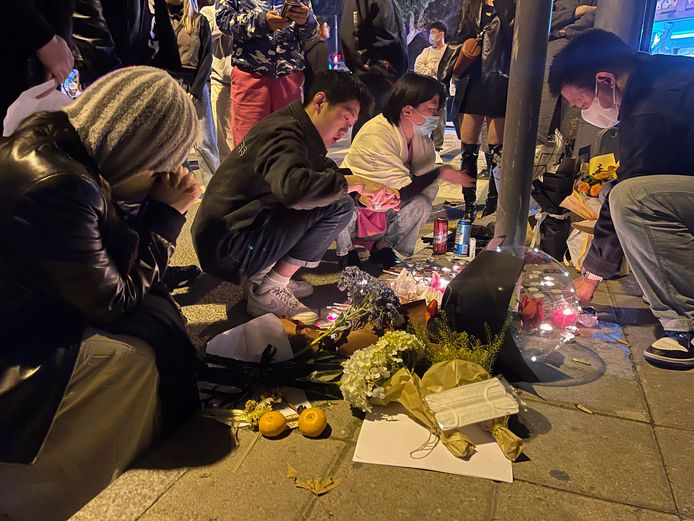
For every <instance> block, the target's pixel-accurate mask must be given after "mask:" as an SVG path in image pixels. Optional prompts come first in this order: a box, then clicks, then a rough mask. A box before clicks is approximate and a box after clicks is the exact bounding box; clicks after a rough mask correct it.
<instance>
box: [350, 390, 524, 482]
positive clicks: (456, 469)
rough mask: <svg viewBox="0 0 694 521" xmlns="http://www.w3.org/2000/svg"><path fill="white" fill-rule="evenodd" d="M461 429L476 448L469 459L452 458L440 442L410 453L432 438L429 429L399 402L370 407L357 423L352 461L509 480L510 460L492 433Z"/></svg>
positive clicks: (476, 429)
mask: <svg viewBox="0 0 694 521" xmlns="http://www.w3.org/2000/svg"><path fill="white" fill-rule="evenodd" d="M461 431H462V432H464V433H465V434H466V435H467V436H468V437H469V438H470V440H472V442H473V443H474V444H475V447H476V448H477V452H476V453H475V454H474V455H473V456H472V457H471V458H470V459H469V460H467V461H466V460H463V459H460V458H456V457H455V456H453V454H451V453H450V452H449V451H448V449H447V448H446V446H445V445H444V444H443V443H441V442H439V443H438V444H437V445H436V447H435V448H434V449H433V450H430V451H419V452H418V453H416V454H413V455H412V456H411V455H410V453H412V451H415V450H416V449H418V448H420V447H422V446H423V445H424V444H425V443H427V440H429V441H430V442H431V441H432V439H433V438H430V437H429V431H428V430H427V429H426V428H424V427H422V426H421V425H419V424H418V423H417V422H415V421H414V420H412V419H410V417H409V416H407V414H406V413H405V409H404V408H403V407H402V406H401V405H400V404H397V403H396V404H391V405H389V406H387V407H374V411H373V412H372V413H369V414H367V415H366V419H365V420H364V423H363V425H362V427H361V432H360V433H359V440H358V441H357V447H356V450H355V451H354V457H353V458H352V461H355V462H358V463H373V464H376V465H391V466H394V467H410V468H416V469H424V470H434V471H437V472H447V473H449V474H458V475H461V476H470V477H475V478H484V479H493V480H495V481H503V482H506V483H512V482H513V469H512V467H511V462H510V461H509V460H508V459H506V457H505V456H504V454H503V453H502V452H501V449H500V448H499V446H498V445H497V444H496V441H494V438H493V437H492V435H491V434H489V433H488V432H485V431H484V430H482V428H481V427H479V426H478V425H468V426H467V427H464V428H463V429H461ZM430 445H431V443H430Z"/></svg>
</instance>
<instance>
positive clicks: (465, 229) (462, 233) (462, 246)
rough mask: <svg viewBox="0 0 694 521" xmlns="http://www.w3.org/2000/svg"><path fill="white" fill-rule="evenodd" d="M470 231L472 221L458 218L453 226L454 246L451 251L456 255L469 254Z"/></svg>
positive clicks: (465, 255) (464, 255)
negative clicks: (454, 226)
mask: <svg viewBox="0 0 694 521" xmlns="http://www.w3.org/2000/svg"><path fill="white" fill-rule="evenodd" d="M471 232H472V221H468V220H467V219H460V220H459V221H458V226H456V228H455V246H454V247H453V252H454V253H455V254H456V255H461V256H463V257H467V256H469V255H470V235H471Z"/></svg>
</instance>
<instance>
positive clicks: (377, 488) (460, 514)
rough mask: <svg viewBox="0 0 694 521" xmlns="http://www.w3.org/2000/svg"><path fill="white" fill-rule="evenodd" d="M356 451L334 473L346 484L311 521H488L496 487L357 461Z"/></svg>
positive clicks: (323, 501)
mask: <svg viewBox="0 0 694 521" xmlns="http://www.w3.org/2000/svg"><path fill="white" fill-rule="evenodd" d="M353 454H354V448H351V449H350V450H348V451H347V452H346V454H345V455H344V459H343V460H342V462H341V464H340V465H339V467H338V468H337V469H336V470H335V472H334V475H335V476H336V477H340V478H342V480H343V481H342V483H341V484H340V486H338V487H337V488H335V489H333V490H331V491H330V492H329V493H327V494H325V495H324V496H321V497H319V498H317V499H315V500H314V502H313V504H312V506H311V509H310V510H309V511H308V512H307V515H306V519H309V520H312V521H324V520H340V521H342V520H345V521H372V520H378V521H391V520H398V521H404V520H410V519H411V520H417V521H419V520H422V519H441V520H444V519H451V520H453V519H465V520H466V521H475V520H487V519H489V517H490V513H491V507H492V496H493V487H494V483H493V482H491V481H488V480H483V479H473V478H467V477H465V476H454V475H451V474H443V473H439V472H429V471H423V470H417V469H408V468H400V467H388V466H384V465H369V464H364V463H353V462H352V456H353Z"/></svg>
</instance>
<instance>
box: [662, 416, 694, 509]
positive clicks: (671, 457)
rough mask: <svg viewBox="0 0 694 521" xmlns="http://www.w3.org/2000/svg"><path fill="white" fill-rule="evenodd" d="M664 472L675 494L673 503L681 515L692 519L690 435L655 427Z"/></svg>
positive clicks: (693, 456) (693, 487)
mask: <svg viewBox="0 0 694 521" xmlns="http://www.w3.org/2000/svg"><path fill="white" fill-rule="evenodd" d="M655 434H656V437H657V438H658V443H659V444H660V450H661V452H662V454H663V459H664V460H665V470H666V471H667V474H668V477H669V478H670V484H671V485H672V490H673V492H674V494H675V503H676V504H677V507H678V510H679V511H680V513H681V514H685V515H687V516H690V517H694V492H693V491H694V472H692V468H694V445H692V433H691V432H687V431H681V430H677V429H667V428H662V427H656V429H655Z"/></svg>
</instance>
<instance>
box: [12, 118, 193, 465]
mask: <svg viewBox="0 0 694 521" xmlns="http://www.w3.org/2000/svg"><path fill="white" fill-rule="evenodd" d="M0 173H1V175H0V440H2V442H1V443H0V461H19V462H23V463H27V462H30V461H31V460H32V459H33V458H34V457H35V455H36V452H37V451H38V449H39V448H40V446H41V444H42V443H43V439H44V437H45V434H46V432H47V430H48V427H49V426H50V423H51V420H52V417H53V415H54V413H55V410H56V408H57V406H58V404H59V403H60V400H61V399H62V396H63V392H64V390H65V386H66V385H67V382H68V380H69V378H70V375H71V373H72V369H73V366H74V362H75V359H76V356H77V352H78V350H79V345H80V340H81V336H82V333H83V331H84V329H85V327H86V326H89V325H92V326H94V327H97V328H99V327H101V326H103V325H105V324H109V323H111V322H112V321H114V320H116V319H118V318H120V317H122V315H123V314H124V313H126V312H128V311H129V310H132V309H133V308H135V307H136V306H138V304H139V303H140V302H141V301H142V299H143V298H144V296H145V295H146V294H147V293H148V292H149V291H150V288H151V286H152V285H153V284H155V283H157V282H158V281H159V280H160V277H161V274H162V273H163V271H164V270H165V269H166V266H167V263H168V260H169V258H170V256H171V255H172V253H173V250H174V247H173V243H174V241H175V240H176V238H177V237H178V234H179V233H180V230H181V227H182V225H183V223H184V222H185V218H184V217H183V216H182V215H181V214H180V213H178V212H177V211H176V210H174V209H173V208H171V207H170V206H168V205H165V204H162V203H155V202H150V203H149V204H148V205H146V208H145V209H144V211H143V212H142V213H141V216H140V218H139V220H138V224H137V226H131V225H128V224H126V222H125V221H124V220H123V219H122V218H121V217H120V215H119V211H118V209H117V207H116V205H115V203H114V202H113V201H112V199H111V196H110V190H109V187H108V185H107V184H106V182H105V181H104V180H103V178H102V177H101V176H100V175H99V171H98V169H97V167H96V165H95V164H94V162H93V161H92V159H91V158H90V157H89V156H88V155H87V152H86V150H85V149H84V147H83V146H82V143H81V141H80V139H79V137H78V135H77V133H76V131H75V129H74V128H73V127H72V125H71V124H70V123H69V121H68V119H67V116H66V114H65V113H64V112H42V113H38V114H35V115H33V116H31V117H29V118H28V119H27V120H26V121H24V123H22V125H21V126H20V127H19V128H18V129H17V130H16V131H15V133H14V134H13V135H12V136H11V137H9V138H6V139H1V140H0Z"/></svg>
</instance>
